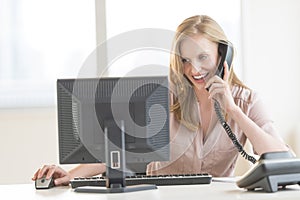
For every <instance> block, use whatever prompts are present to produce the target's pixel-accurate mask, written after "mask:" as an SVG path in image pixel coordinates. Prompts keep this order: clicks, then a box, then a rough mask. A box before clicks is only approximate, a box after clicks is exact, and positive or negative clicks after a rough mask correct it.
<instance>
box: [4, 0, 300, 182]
mask: <svg viewBox="0 0 300 200" xmlns="http://www.w3.org/2000/svg"><path fill="white" fill-rule="evenodd" d="M242 2H243V3H242V4H243V24H242V26H243V30H242V31H243V39H244V40H243V44H244V47H243V51H244V52H243V63H244V67H245V69H244V78H243V79H244V80H245V81H246V83H247V84H248V85H250V86H251V87H252V88H255V89H256V90H258V92H260V94H261V95H262V96H263V98H264V100H265V102H266V104H267V105H268V106H269V107H270V108H271V111H272V113H273V116H274V120H275V122H276V124H277V127H278V130H279V131H280V133H281V134H282V136H283V137H284V138H285V139H286V140H287V141H288V143H289V144H290V145H292V146H294V147H293V148H294V149H295V150H296V151H298V152H300V148H299V146H300V145H299V144H298V146H296V145H295V142H296V141H299V139H300V138H299V136H298V135H300V126H299V125H298V124H300V123H299V121H300V103H299V102H300V90H299V89H298V86H300V79H299V78H298V76H299V74H300V66H299V65H300V64H299V63H300V62H299V61H300V56H298V53H299V52H300V23H299V22H298V19H300V13H299V12H298V11H299V10H300V1H298V0H284V1H282V0H243V1H242ZM0 130H1V142H2V143H1V145H0V157H1V165H0V184H9V183H29V182H31V181H30V179H31V177H32V174H33V173H34V172H35V170H36V169H37V168H38V167H40V166H41V165H42V164H52V163H54V164H57V163H58V145H57V122H56V108H54V107H52V108H35V109H7V110H0ZM290 135H294V136H295V137H294V138H296V137H298V139H297V138H296V139H293V140H290V139H289V136H290ZM297 148H298V149H297ZM65 167H66V166H65ZM66 168H69V167H66Z"/></svg>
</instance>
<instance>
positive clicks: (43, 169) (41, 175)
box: [37, 165, 49, 178]
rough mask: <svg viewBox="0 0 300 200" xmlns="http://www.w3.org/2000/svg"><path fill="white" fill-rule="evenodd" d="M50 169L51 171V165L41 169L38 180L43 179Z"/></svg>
mask: <svg viewBox="0 0 300 200" xmlns="http://www.w3.org/2000/svg"><path fill="white" fill-rule="evenodd" d="M48 169H49V165H44V166H43V167H42V168H41V169H40V171H39V173H38V176H37V178H42V177H43V176H44V174H45V173H46V172H47V171H48Z"/></svg>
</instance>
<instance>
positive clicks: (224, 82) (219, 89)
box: [205, 61, 236, 113]
mask: <svg viewBox="0 0 300 200" xmlns="http://www.w3.org/2000/svg"><path fill="white" fill-rule="evenodd" d="M228 78H229V70H228V64H227V62H226V61H225V62H224V77H223V79H222V78H221V77H219V76H217V75H215V76H213V77H212V78H210V79H209V80H208V82H207V83H206V86H205V87H206V88H208V87H209V86H210V87H209V98H210V99H216V100H217V101H218V102H219V103H220V104H221V107H222V109H224V110H225V112H226V113H230V111H232V110H233V109H234V108H236V104H235V103H234V100H233V97H232V93H231V89H230V86H229V84H228Z"/></svg>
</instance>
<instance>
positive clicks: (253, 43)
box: [242, 0, 300, 153]
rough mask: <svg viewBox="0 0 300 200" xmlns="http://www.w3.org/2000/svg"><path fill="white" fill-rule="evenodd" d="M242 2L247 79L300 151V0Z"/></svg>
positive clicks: (279, 127) (245, 78)
mask: <svg viewBox="0 0 300 200" xmlns="http://www.w3.org/2000/svg"><path fill="white" fill-rule="evenodd" d="M242 2H243V4H242V5H243V12H242V16H243V24H242V26H243V47H244V49H243V50H244V54H243V59H244V67H245V68H244V80H245V81H246V83H247V84H248V85H250V86H251V87H252V88H254V89H256V90H257V91H258V92H259V93H260V95H261V96H262V98H263V99H264V100H265V103H266V105H267V106H268V108H269V109H270V111H271V113H272V115H273V117H274V120H275V123H276V125H277V128H278V130H279V133H280V134H281V135H282V136H283V137H284V138H285V139H286V141H287V142H288V143H289V144H290V145H292V146H294V149H295V151H297V152H299V153H300V148H299V145H298V146H296V145H295V142H296V141H299V139H300V137H299V136H300V125H299V124H300V103H299V102H300V89H299V86H300V78H299V75H300V56H299V53H300V23H299V19H300V12H299V10H300V1H298V0H284V1H282V0H244V1H242ZM290 136H294V139H293V140H291V139H290V138H291V137H290Z"/></svg>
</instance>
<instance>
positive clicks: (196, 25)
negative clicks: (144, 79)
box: [32, 16, 289, 185]
mask: <svg viewBox="0 0 300 200" xmlns="http://www.w3.org/2000/svg"><path fill="white" fill-rule="evenodd" d="M220 43H225V44H228V43H229V41H228V40H227V38H226V36H225V34H224V32H223V30H222V28H221V27H220V26H219V25H218V24H217V23H216V22H215V21H214V20H213V19H211V18H210V17H208V16H193V17H190V18H188V19H186V20H184V21H183V22H182V24H180V25H179V27H178V29H177V33H176V36H175V38H174V41H173V49H172V54H171V60H170V82H171V94H170V96H171V113H170V133H171V141H170V146H171V159H170V161H167V162H152V163H150V164H149V165H148V167H147V173H148V174H185V173H209V174H211V175H213V176H230V175H232V174H233V171H234V167H235V163H236V160H237V157H238V151H237V149H236V148H235V146H234V145H233V143H232V141H231V140H230V139H229V137H228V135H227V133H226V132H225V130H224V129H223V127H222V126H221V124H220V123H219V122H218V119H217V116H216V113H215V111H214V107H213V104H214V102H215V100H217V101H218V102H219V103H220V105H221V108H222V110H223V113H224V114H225V115H226V120H227V123H228V124H229V126H230V127H231V129H232V130H233V132H234V133H235V134H236V136H237V138H238V140H239V141H240V143H241V144H242V145H244V144H245V141H246V139H249V141H250V142H251V144H252V145H253V148H254V151H255V152H256V153H257V154H258V155H261V154H262V153H265V152H270V151H288V150H289V149H288V147H287V146H286V145H285V143H284V142H283V141H282V140H281V138H280V137H279V135H278V134H277V133H276V131H275V129H274V126H273V123H272V120H271V119H270V117H269V116H268V115H267V113H266V112H265V110H264V108H263V104H262V102H261V101H260V100H259V98H258V97H257V95H256V94H255V92H253V91H252V90H250V89H249V88H248V87H246V86H245V85H244V84H243V83H242V82H241V81H240V80H239V79H238V78H237V76H236V75H235V73H234V71H233V67H232V66H231V67H230V69H229V66H228V65H227V63H226V62H224V63H221V64H222V65H223V66H224V77H223V78H221V77H219V76H217V75H215V72H216V68H217V66H218V65H219V64H220V55H219V53H218V46H219V44H220ZM103 172H105V165H104V164H85V165H79V166H78V167H76V168H74V169H72V170H71V171H69V172H66V171H65V170H63V169H62V168H60V167H58V166H55V165H51V166H49V165H45V166H44V167H42V168H41V169H39V170H38V171H37V172H36V173H35V174H34V177H33V178H32V179H33V180H36V179H37V178H41V177H42V176H43V175H47V176H46V178H50V177H53V178H54V179H55V180H54V182H55V185H62V184H68V183H69V181H70V180H71V179H72V178H74V177H76V176H81V177H84V176H93V175H96V174H100V173H103Z"/></svg>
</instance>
